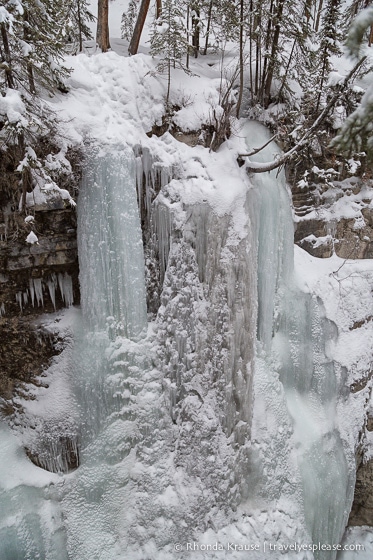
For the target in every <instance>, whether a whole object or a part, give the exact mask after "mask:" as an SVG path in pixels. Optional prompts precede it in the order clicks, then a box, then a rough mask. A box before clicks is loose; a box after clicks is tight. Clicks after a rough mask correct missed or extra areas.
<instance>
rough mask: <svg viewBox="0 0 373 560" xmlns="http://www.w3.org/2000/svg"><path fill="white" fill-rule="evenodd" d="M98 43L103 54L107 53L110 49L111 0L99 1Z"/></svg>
mask: <svg viewBox="0 0 373 560" xmlns="http://www.w3.org/2000/svg"><path fill="white" fill-rule="evenodd" d="M96 42H97V44H98V46H99V47H100V49H101V51H102V52H106V51H108V50H109V49H110V41H109V0H98V5H97V34H96Z"/></svg>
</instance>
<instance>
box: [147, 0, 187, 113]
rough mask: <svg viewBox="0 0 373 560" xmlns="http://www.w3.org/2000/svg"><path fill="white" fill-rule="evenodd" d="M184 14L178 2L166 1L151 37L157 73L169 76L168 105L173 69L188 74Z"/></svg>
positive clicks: (173, 0)
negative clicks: (185, 59) (184, 59)
mask: <svg viewBox="0 0 373 560" xmlns="http://www.w3.org/2000/svg"><path fill="white" fill-rule="evenodd" d="M186 37H187V35H186V28H185V25H184V12H183V9H182V6H180V3H179V2H178V1H177V0H164V2H163V4H162V12H161V14H160V17H159V18H158V19H156V20H155V22H154V26H153V30H152V33H151V37H150V44H151V48H150V53H151V55H152V56H157V57H158V60H159V61H158V64H157V67H156V68H157V71H158V72H160V73H166V74H167V94H166V105H167V106H168V104H169V99H170V87H171V68H180V69H182V70H184V72H187V73H188V69H187V67H186V66H185V64H183V62H182V59H183V57H184V56H185V54H186V52H187V49H188V41H187V38H186Z"/></svg>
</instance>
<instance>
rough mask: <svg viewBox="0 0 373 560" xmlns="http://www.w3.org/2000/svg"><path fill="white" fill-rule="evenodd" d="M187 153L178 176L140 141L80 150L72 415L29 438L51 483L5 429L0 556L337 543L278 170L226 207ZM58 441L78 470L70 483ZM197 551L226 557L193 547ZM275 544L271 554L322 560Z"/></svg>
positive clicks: (339, 458) (306, 319) (319, 320)
mask: <svg viewBox="0 0 373 560" xmlns="http://www.w3.org/2000/svg"><path fill="white" fill-rule="evenodd" d="M242 133H243V135H245V136H246V137H247V138H248V139H249V138H250V143H249V144H250V145H248V148H249V149H250V148H252V147H253V145H252V142H254V141H255V145H261V144H263V143H264V142H265V140H266V138H267V133H266V131H265V130H264V128H263V127H261V126H260V125H258V124H255V123H247V125H245V126H244V127H243V129H242ZM248 142H249V140H248ZM167 149H169V146H168V147H167ZM195 150H197V149H195ZM201 150H202V148H201ZM273 150H275V151H277V148H274V147H273V144H272V145H270V146H269V147H267V148H266V150H265V151H264V152H263V154H261V155H257V156H256V157H257V160H259V159H260V158H261V157H262V158H263V160H264V161H266V160H267V159H269V158H270V157H272V156H273V154H272V153H271V151H273ZM197 153H200V159H198V158H196V159H195V160H190V161H188V166H189V167H188V169H189V170H190V173H193V175H191V176H190V177H184V176H183V175H182V173H181V172H180V169H179V173H180V175H179V176H177V173H178V170H177V169H173V167H172V165H170V164H169V161H168V163H167V164H164V165H163V166H162V164H161V162H160V161H157V159H156V157H155V156H154V157H153V156H152V155H151V151H150V148H149V147H147V146H144V147H139V146H138V145H136V146H134V147H133V148H131V147H129V146H128V145H127V144H125V143H121V144H118V143H116V144H111V145H110V144H108V145H101V146H100V147H97V146H96V147H95V146H91V147H90V148H89V150H88V154H87V161H86V166H85V171H84V176H83V182H82V188H81V192H80V197H79V209H78V210H79V224H78V235H79V258H80V270H81V276H80V282H81V296H82V312H83V320H82V322H81V323H79V324H78V325H77V326H76V329H75V347H74V349H73V350H71V356H72V358H71V361H70V364H69V368H70V370H71V371H73V375H72V376H71V378H69V379H70V381H69V383H70V385H69V387H70V390H71V392H72V395H73V396H72V397H71V398H72V401H73V402H74V403H75V404H74V405H75V406H76V418H75V417H74V419H73V421H72V420H71V421H70V422H69V419H68V418H66V419H61V418H59V419H58V421H57V419H56V418H54V417H53V414H52V413H51V412H50V410H49V412H48V414H46V415H45V417H44V419H43V422H42V423H41V428H40V429H38V428H36V429H34V430H33V431H34V432H37V435H38V434H40V438H41V439H40V442H39V462H40V464H42V465H43V466H45V467H47V468H49V469H50V470H54V471H59V472H60V473H62V472H64V473H65V474H64V475H62V474H61V475H55V474H52V473H45V472H44V471H42V470H41V469H38V468H37V467H35V466H33V465H30V464H29V463H27V459H26V457H25V456H24V455H22V452H21V449H20V447H19V446H17V444H16V443H15V441H14V437H13V439H12V437H11V436H10V434H9V432H8V431H6V433H4V438H5V441H6V442H8V443H7V445H9V449H10V454H11V456H12V457H13V456H14V457H15V456H17V455H18V456H20V457H21V459H20V462H21V466H22V467H23V466H24V464H26V463H27V468H28V469H30V473H31V474H30V478H27V477H26V478H25V477H23V478H22V476H21V474H20V473H19V472H18V471H17V474H16V475H15V478H14V479H12V478H11V477H10V478H9V476H10V475H9V473H8V472H7V473H6V474H5V475H4V476H3V477H0V484H1V488H2V490H1V491H2V497H3V498H4V500H5V501H6V504H13V503H14V504H15V505H8V506H7V507H9V511H6V510H4V511H3V512H2V513H1V515H0V535H1V539H0V552H1V555H0V556H1V558H2V559H4V560H13V559H14V558H17V559H18V558H19V559H22V560H31V559H32V560H34V559H37V558H40V559H46V560H65V559H67V558H69V560H92V559H93V558H100V559H103V560H116V559H118V560H119V559H120V558H123V557H126V558H128V559H130V560H144V559H147V558H152V559H153V560H175V559H176V558H180V559H182V560H187V559H193V560H199V559H201V560H202V559H206V560H207V559H208V558H214V560H218V559H220V558H221V559H223V558H226V555H227V549H226V546H227V543H228V542H235V543H237V544H242V543H250V542H251V543H255V542H256V543H258V546H259V548H258V549H256V550H253V551H252V552H250V558H253V560H264V559H267V558H268V555H267V554H266V553H265V550H264V548H263V547H264V546H265V543H266V542H272V543H276V542H277V543H281V544H282V545H283V546H286V547H289V546H290V545H291V544H293V543H294V541H296V542H298V543H304V544H307V543H308V544H309V545H310V546H312V545H313V544H314V543H319V542H322V543H339V542H340V541H341V538H342V534H343V531H344V527H345V524H346V521H347V515H348V511H349V508H350V505H351V500H352V493H353V483H354V468H355V464H354V449H353V445H354V443H353V437H352V436H351V434H349V432H348V430H345V431H343V430H342V429H341V424H340V417H339V414H340V411H339V409H338V407H340V406H341V395H342V396H343V391H344V387H345V386H346V375H347V374H346V368H345V367H342V365H341V364H338V363H337V362H336V360H335V359H334V354H333V352H334V351H335V346H336V344H337V334H338V333H337V330H336V327H335V325H334V323H332V321H330V320H329V319H328V318H327V310H326V308H325V305H324V304H323V302H322V301H321V299H320V297H317V296H316V294H315V293H314V294H312V293H310V290H305V289H303V290H302V289H301V287H300V286H299V282H298V280H297V278H296V275H295V274H294V265H293V263H294V255H293V222H292V216H291V211H290V202H289V194H288V192H287V186H286V183H285V179H284V175H283V174H281V173H280V174H279V175H277V174H276V172H271V173H270V174H263V175H259V176H256V177H251V178H250V180H249V178H248V177H247V175H246V174H245V172H244V170H242V172H241V171H238V170H237V171H235V172H236V173H237V176H236V177H235V180H236V182H237V184H239V185H241V187H240V186H239V187H237V189H236V190H234V189H233V186H232V192H233V194H232V192H231V193H230V192H226V191H224V189H223V188H220V190H219V188H218V187H217V185H218V186H219V183H218V179H215V177H217V176H218V175H219V174H220V173H222V172H223V171H222V170H221V169H219V168H217V169H215V167H214V166H215V165H217V163H216V161H215V162H214V163H210V164H207V163H206V161H207V158H208V157H213V156H209V155H208V154H207V150H206V153H205V152H202V151H201V152H198V151H197ZM157 157H159V153H158V154H157ZM220 157H224V154H223V155H221V156H220ZM203 158H205V160H203ZM208 165H210V167H209V168H208V169H207V170H206V167H208ZM173 173H174V176H172V174H173ZM214 174H215V175H214ZM214 181H215V183H214ZM232 181H233V179H232ZM209 189H210V190H209ZM158 192H159V194H158ZM207 192H209V194H210V195H211V196H210V197H208V196H207V195H206V193H207ZM154 199H155V200H154ZM214 201H215V202H214ZM141 224H142V225H143V228H144V229H143V231H142V230H141ZM143 240H145V244H146V246H147V251H148V255H147V256H146V261H145V260H144V251H143ZM155 256H158V257H157V258H158V261H157V259H156V258H155ZM153 257H154V259H153ZM152 259H153V260H152ZM148 261H152V265H156V264H157V262H158V265H157V266H159V271H158V272H159V274H158V275H155V278H156V280H155V282H156V283H157V282H158V283H159V286H158V288H159V289H160V291H161V294H160V299H159V302H158V308H157V309H156V318H155V321H154V323H152V325H151V326H150V328H149V330H147V329H148V326H149V325H148V317H147V308H146V288H145V268H149V263H148ZM145 265H146V266H145ZM57 286H58V288H59V290H60V293H61V296H62V298H63V300H64V301H65V303H66V305H71V303H72V287H71V279H70V278H69V277H68V276H66V275H64V276H62V274H59V275H58V276H53V277H51V278H50V279H48V280H47V287H48V291H49V295H50V298H51V300H52V302H53V304H54V303H55V294H56V289H57ZM42 287H43V286H42V282H41V279H33V280H32V281H30V287H29V291H28V292H29V294H30V297H31V302H32V305H34V304H38V305H39V304H42V303H43V290H42ZM17 301H19V304H20V305H21V306H22V305H23V304H24V297H23V295H22V293H20V294H19V295H17ZM329 312H330V310H329ZM27 406H28V410H31V409H32V404H29V405H27ZM342 408H343V407H342ZM357 424H358V422H356V425H357ZM48 430H49V431H48ZM59 430H62V433H63V434H65V435H66V438H65V439H64V438H62V439H61V438H60V439H59V436H58V434H59ZM350 436H351V437H350ZM32 437H33V438H34V439H35V437H36V436H34V435H33V436H32ZM43 438H44V439H43ZM68 446H70V448H72V451H73V452H75V454H79V456H80V465H79V467H78V468H77V469H76V470H75V471H74V472H70V473H67V471H68V470H69V469H68V464H67V463H66V457H67V454H66V448H67V447H68ZM74 446H75V447H74ZM43 450H44V451H43ZM26 470H27V469H26ZM35 473H39V476H36V474H35ZM35 476H36V478H35ZM9 480H10V482H9ZM33 480H36V481H37V483H36V482H33ZM12 481H13V482H12ZM31 501H32V503H33V504H34V506H33V507H31V505H30V504H31ZM17 507H18V508H19V511H18V512H17V510H16V509H14V508H17ZM49 515H53V517H51V519H52V521H50V522H49V524H48V521H47V520H48V519H49V517H48V516H49ZM62 520H63V521H62ZM190 542H198V543H199V548H197V549H195V548H194V549H190V548H189V550H188V549H187V548H186V543H190ZM175 543H181V545H182V550H181V551H180V552H179V550H178V549H176V551H175V548H174V545H175ZM214 543H221V544H222V545H223V546H224V549H217V548H215V549H212V548H210V550H209V549H208V548H206V547H207V546H209V547H212V546H213V545H214ZM202 545H203V546H202ZM201 546H202V547H201ZM211 550H214V552H213V555H212V552H211ZM290 550H292V549H289V548H288V551H287V552H286V553H285V554H284V555H283V557H284V559H292V560H311V559H312V558H315V559H316V560H334V558H335V552H333V551H330V552H322V554H321V553H320V552H319V551H317V550H315V551H314V553H313V552H312V549H308V550H305V551H303V552H299V551H292V552H290ZM229 557H230V558H232V559H240V558H242V559H243V558H247V551H245V550H243V551H241V550H240V549H238V550H234V549H233V550H232V549H230V553H229Z"/></svg>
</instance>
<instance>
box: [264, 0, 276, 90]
mask: <svg viewBox="0 0 373 560" xmlns="http://www.w3.org/2000/svg"><path fill="white" fill-rule="evenodd" d="M273 11H274V0H271V5H270V8H269V16H268V21H267V32H266V38H265V43H264V53H265V54H264V62H263V74H262V83H261V96H263V94H264V87H265V81H266V77H267V67H268V63H269V57H270V55H269V47H270V45H271V39H272V19H273V17H274V16H273ZM272 44H273V43H272Z"/></svg>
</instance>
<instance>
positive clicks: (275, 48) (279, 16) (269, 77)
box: [264, 0, 285, 108]
mask: <svg viewBox="0 0 373 560" xmlns="http://www.w3.org/2000/svg"><path fill="white" fill-rule="evenodd" d="M284 1H285V0H279V3H278V8H277V14H276V24H275V32H274V34H273V40H272V50H271V58H270V61H269V64H268V73H267V77H266V82H265V86H264V107H265V108H267V107H268V105H269V101H270V97H271V86H272V80H273V74H274V70H275V65H276V57H277V52H278V42H279V38H280V24H281V22H282V12H283V8H284Z"/></svg>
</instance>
